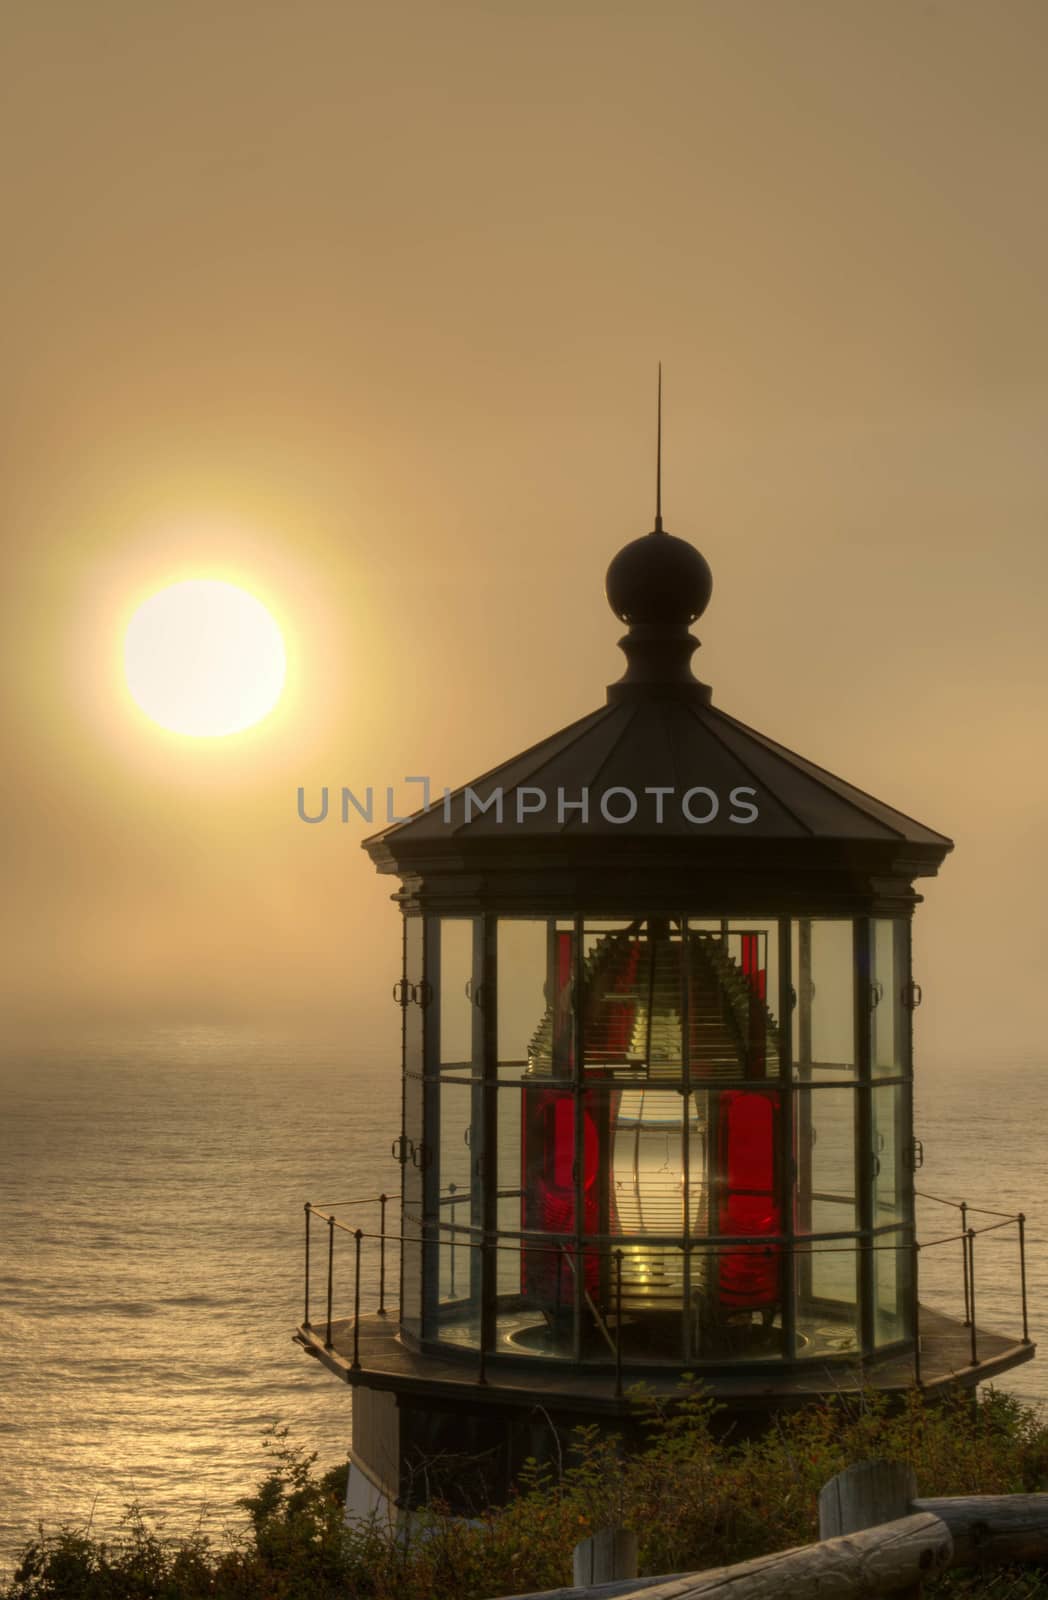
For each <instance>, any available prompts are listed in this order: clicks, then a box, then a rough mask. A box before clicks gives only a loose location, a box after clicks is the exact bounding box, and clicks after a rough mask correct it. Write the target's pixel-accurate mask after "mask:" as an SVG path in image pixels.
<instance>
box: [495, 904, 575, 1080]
mask: <svg viewBox="0 0 1048 1600" xmlns="http://www.w3.org/2000/svg"><path fill="white" fill-rule="evenodd" d="M504 927H505V928H506V929H507V930H511V929H513V928H514V924H512V923H510V922H500V924H499V950H500V956H499V962H500V967H499V970H500V973H501V971H502V963H503V955H502V951H503V950H505V960H506V963H507V964H510V963H511V962H513V958H514V957H520V963H519V967H518V966H517V965H516V964H514V965H512V966H511V976H510V979H509V982H510V988H511V997H510V1001H509V1006H510V1010H509V1012H508V1016H509V1017H510V1019H511V1020H510V1021H508V1022H507V1023H506V1025H505V1032H503V1023H502V1018H501V1011H502V1004H503V1002H502V994H501V991H502V986H503V984H504V982H505V979H504V978H500V980H499V983H500V994H499V1011H500V1019H499V1041H500V1042H499V1059H500V1061H501V1060H503V1059H507V1058H508V1062H509V1063H512V1062H513V1061H515V1060H516V1059H517V1057H518V1056H520V1057H521V1058H522V1059H524V1060H525V1061H526V1065H525V1068H524V1076H525V1077H526V1078H527V1079H529V1080H531V1079H540V1080H541V1079H546V1080H550V1079H554V1078H571V1077H572V1075H573V1073H574V1070H575V1067H574V1063H575V1012H574V1009H573V995H574V982H575V932H574V928H575V924H574V922H572V921H567V920H565V919H561V920H559V921H554V920H553V919H550V920H549V921H548V922H543V923H542V924H536V923H534V922H530V923H529V922H525V923H518V924H516V927H517V928H520V927H526V928H528V929H530V930H532V931H530V932H529V933H527V934H523V933H518V932H515V931H507V934H506V943H505V945H503V933H502V930H503V928H504ZM536 927H541V928H542V930H543V933H542V956H541V966H540V954H539V950H538V949H537V946H538V944H539V936H538V934H537V933H536V932H535V931H534V930H535V929H536ZM529 1007H530V1009H529ZM503 1052H505V1055H504V1054H503ZM515 1075H516V1074H515V1072H514V1070H513V1068H512V1066H511V1065H508V1066H507V1070H506V1071H505V1072H503V1071H502V1070H501V1069H500V1072H499V1076H500V1078H503V1079H505V1078H512V1077H514V1076H515Z"/></svg>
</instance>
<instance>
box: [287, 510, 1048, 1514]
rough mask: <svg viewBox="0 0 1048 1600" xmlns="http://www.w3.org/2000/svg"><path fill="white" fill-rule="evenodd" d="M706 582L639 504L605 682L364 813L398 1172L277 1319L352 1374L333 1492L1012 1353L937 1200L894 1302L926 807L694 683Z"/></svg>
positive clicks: (409, 1484)
mask: <svg viewBox="0 0 1048 1600" xmlns="http://www.w3.org/2000/svg"><path fill="white" fill-rule="evenodd" d="M595 588H596V584H595ZM712 588H713V580H712V575H711V572H710V568H709V566H708V564H707V562H706V560H705V559H704V557H703V556H702V555H701V554H700V553H699V551H698V550H697V549H696V548H695V547H694V546H693V545H692V544H691V543H689V542H687V541H686V540H683V539H680V538H677V537H675V536H674V535H672V534H671V533H669V532H668V531H666V529H665V528H664V527H663V522H662V516H661V507H659V510H658V513H657V515H656V519H655V526H654V528H653V530H652V531H651V532H650V533H646V534H644V535H642V536H641V537H639V538H637V539H634V540H633V541H632V542H630V543H628V544H627V545H626V546H625V548H624V549H622V550H620V551H619V553H618V554H617V555H616V556H615V557H614V559H613V560H612V561H611V563H610V566H609V567H608V570H607V574H606V581H605V591H606V597H607V601H608V604H609V605H610V608H611V611H612V613H613V615H614V617H615V618H616V619H618V621H619V623H620V624H623V625H625V629H626V631H625V634H624V636H623V637H622V638H621V640H620V644H621V648H622V650H623V652H624V655H625V658H626V665H625V670H624V672H623V673H622V675H621V676H620V677H618V678H617V680H616V681H614V682H613V683H612V684H611V685H610V687H609V688H608V689H607V691H606V695H605V697H604V700H603V703H601V704H600V705H599V706H598V707H597V708H596V709H595V710H593V711H592V712H590V713H589V714H588V715H586V716H584V717H582V718H581V719H579V720H578V721H576V722H574V723H572V724H571V725H569V726H567V727H563V728H561V729H560V730H559V731H557V732H555V733H553V734H552V735H551V736H550V737H549V738H546V739H544V740H542V741H541V742H540V743H538V744H536V745H534V746H532V747H531V748H530V749H528V750H526V751H524V752H522V753H520V754H518V755H514V756H512V757H511V758H510V759H509V760H507V761H506V762H505V763H503V764H502V765H501V766H500V767H498V768H496V769H495V770H493V771H491V772H488V773H486V774H485V775H484V776H483V777H480V778H478V779H476V780H474V781H473V782H472V783H471V784H467V785H464V786H463V788H462V789H460V790H458V791H456V792H455V793H453V794H449V795H446V796H445V797H444V798H443V799H438V800H435V801H434V802H433V803H432V804H431V805H429V806H428V807H427V808H426V809H424V810H423V811H420V812H419V813H417V814H416V815H414V816H413V817H411V818H409V819H408V820H406V821H402V822H398V823H396V824H394V825H393V826H391V827H389V828H387V829H385V830H384V831H383V832H381V833H379V834H376V835H374V836H373V837H371V838H369V839H368V840H366V841H365V848H366V849H367V851H368V853H369V855H370V857H371V859H372V861H373V862H374V864H375V866H376V868H377V869H378V871H380V872H382V873H385V874H388V875H389V876H390V877H391V879H392V880H394V882H395V883H396V884H397V885H398V887H397V889H396V893H395V894H394V900H395V902H396V905H397V907H398V911H399V915H400V916H401V919H402V927H403V963H402V969H401V972H400V974H399V977H398V978H397V981H396V983H395V986H394V998H395V1000H396V1003H397V1004H398V1006H399V1007H400V1011H401V1019H402V1046H403V1051H402V1091H403V1092H402V1119H401V1125H400V1127H399V1129H395V1130H392V1133H393V1134H395V1143H394V1150H395V1154H396V1156H397V1159H398V1161H399V1164H400V1170H401V1174H402V1181H401V1187H400V1193H399V1195H397V1196H396V1197H393V1196H383V1197H381V1202H380V1207H379V1209H376V1208H372V1209H371V1210H365V1211H362V1212H360V1213H358V1214H357V1215H355V1216H353V1217H345V1218H344V1217H341V1216H335V1215H334V1214H326V1213H321V1212H318V1211H316V1210H315V1209H313V1208H311V1207H307V1212H306V1247H307V1304H306V1311H305V1317H304V1321H303V1326H302V1327H301V1328H300V1330H299V1333H298V1335H297V1337H298V1339H299V1340H300V1342H301V1343H302V1344H303V1345H304V1346H305V1348H306V1349H307V1350H308V1351H309V1352H310V1353H311V1354H312V1355H314V1356H315V1357H316V1358H317V1359H318V1360H320V1361H322V1362H323V1363H324V1364H325V1365H326V1366H327V1367H328V1368H329V1369H330V1370H331V1371H332V1372H333V1373H334V1374H336V1375H337V1376H338V1377H339V1378H340V1379H341V1380H343V1381H344V1382H346V1383H348V1384H349V1385H351V1386H352V1390H353V1444H352V1452H351V1462H352V1467H351V1477H350V1495H349V1506H350V1509H351V1511H353V1512H354V1513H356V1514H360V1515H366V1514H368V1513H369V1512H370V1511H372V1510H374V1509H375V1508H381V1509H386V1510H389V1509H391V1508H398V1510H399V1511H410V1509H411V1508H412V1507H414V1506H417V1505H419V1504H422V1503H424V1502H425V1501H426V1500H427V1499H428V1498H432V1497H433V1496H435V1495H439V1496H440V1497H441V1498H442V1499H443V1500H446V1501H448V1502H450V1503H451V1504H452V1505H453V1506H454V1507H455V1508H456V1509H457V1510H460V1511H462V1512H463V1513H467V1514H468V1513H469V1512H470V1511H473V1510H476V1509H477V1508H478V1507H480V1506H482V1505H485V1504H489V1503H491V1502H497V1501H498V1500H499V1499H500V1498H502V1497H504V1496H505V1494H506V1493H507V1492H508V1489H509V1486H510V1485H511V1483H512V1482H513V1480H514V1478H515V1476H516V1474H517V1473H518V1472H519V1469H520V1467H521V1465H522V1463H523V1462H524V1461H525V1460H526V1459H527V1458H528V1457H532V1456H534V1457H537V1458H539V1459H542V1458H548V1457H550V1456H551V1455H553V1454H554V1453H555V1451H556V1450H557V1449H559V1448H561V1447H562V1445H563V1440H564V1438H565V1437H566V1436H567V1435H568V1434H569V1433H570V1430H571V1429H572V1428H573V1427H574V1426H576V1425H577V1424H578V1423H580V1422H591V1423H592V1422H596V1423H597V1424H599V1425H600V1426H601V1427H607V1428H608V1429H610V1430H613V1431H615V1432H617V1433H621V1434H624V1435H625V1436H626V1437H627V1438H628V1437H629V1434H630V1429H631V1426H632V1425H633V1419H634V1417H635V1414H636V1408H635V1404H634V1402H633V1400H632V1399H631V1393H630V1391H631V1386H632V1385H633V1384H634V1383H636V1382H638V1381H643V1383H644V1384H645V1385H646V1388H647V1390H648V1392H649V1393H655V1394H657V1395H660V1396H662V1397H664V1398H665V1399H666V1401H667V1403H672V1400H673V1397H674V1396H675V1395H678V1394H679V1393H680V1391H681V1383H682V1379H683V1377H684V1375H685V1374H692V1375H694V1377H695V1378H697V1379H699V1380H700V1381H701V1383H702V1384H703V1386H704V1387H705V1389H706V1390H707V1391H708V1392H709V1393H710V1394H711V1395H712V1396H713V1397H714V1398H715V1399H717V1400H718V1401H719V1402H720V1404H721V1405H722V1406H723V1407H724V1414H725V1415H726V1416H728V1417H735V1418H738V1419H742V1420H744V1421H745V1422H746V1423H747V1424H750V1425H759V1423H760V1421H761V1419H766V1418H767V1417H768V1416H769V1415H771V1414H772V1413H773V1412H774V1411H775V1410H776V1408H778V1407H780V1406H787V1405H797V1404H803V1403H805V1402H807V1401H810V1400H812V1399H815V1398H818V1397H820V1396H824V1395H827V1394H839V1393H841V1392H845V1393H847V1392H849V1391H856V1390H858V1389H859V1388H860V1387H862V1386H864V1385H865V1386H871V1385H872V1386H874V1387H877V1388H880V1389H883V1390H885V1391H888V1392H891V1393H899V1392H901V1391H903V1390H905V1389H906V1388H908V1387H909V1386H910V1385H912V1384H914V1383H918V1384H920V1385H921V1386H922V1387H924V1388H926V1389H929V1390H932V1391H935V1392H943V1391H945V1390H948V1389H950V1388H953V1387H957V1386H964V1387H968V1388H972V1387H974V1385H975V1384H977V1383H978V1382H980V1381H983V1380H984V1379H986V1378H987V1377H990V1376H993V1375H995V1374H997V1373H1000V1372H1002V1371H1004V1370H1006V1369H1007V1368H1009V1367H1011V1366H1014V1365H1016V1364H1017V1363H1019V1362H1021V1361H1025V1360H1028V1359H1029V1358H1030V1357H1031V1356H1032V1354H1033V1345H1032V1343H1031V1342H1030V1340H1029V1338H1028V1334H1027V1330H1026V1327H1025V1319H1024V1325H1023V1329H1022V1334H1021V1335H1019V1334H1018V1333H1016V1334H1014V1335H1009V1334H1004V1333H996V1332H991V1331H988V1330H987V1329H986V1328H984V1327H981V1326H977V1325H976V1320H975V1316H974V1283H975V1279H974V1271H975V1265H974V1250H973V1248H970V1241H968V1239H967V1233H966V1230H965V1229H964V1228H962V1229H961V1231H960V1232H959V1233H958V1235H957V1237H958V1238H959V1239H960V1241H961V1242H960V1244H959V1245H957V1246H956V1248H955V1257H956V1263H957V1272H958V1278H959V1279H960V1276H961V1272H962V1263H963V1279H964V1282H963V1286H962V1287H963V1299H962V1298H960V1290H959V1303H958V1307H957V1315H955V1316H949V1315H946V1314H944V1313H942V1312H940V1311H933V1310H930V1309H928V1308H926V1307H922V1306H921V1305H920V1303H919V1270H920V1249H921V1241H920V1240H919V1239H918V1237H917V1233H916V1226H915V1172H916V1170H917V1168H918V1166H919V1164H920V1159H921V1150H920V1146H919V1144H918V1142H917V1141H916V1140H915V1138H914V1126H913V1027H912V1023H913V1012H914V1009H915V1008H916V1006H917V1005H918V1004H919V1003H920V999H921V991H920V988H919V985H918V984H917V982H916V981H915V978H914V974H913V970H912V925H913V916H914V911H915V908H916V906H917V905H918V904H919V902H920V898H921V897H920V895H919V894H918V893H917V891H916V889H915V884H916V882H917V881H918V880H920V879H921V878H925V877H929V876H932V875H934V874H935V873H936V872H937V871H938V869H939V867H940V865H941V864H942V862H943V861H944V859H945V857H946V855H947V854H948V852H949V851H950V850H951V848H952V845H951V841H950V840H949V839H948V838H947V837H945V836H944V835H943V834H941V833H939V832H937V831H936V830H935V829H933V828H931V827H928V826H926V825H924V824H923V823H921V822H917V821H915V820H914V819H913V818H911V817H909V816H906V815H903V814H902V813H901V812H900V811H898V810H896V809H894V808H893V807H892V806H890V805H888V804H886V803H885V802H883V801H881V800H878V799H874V798H873V796H871V795H870V794H868V793H866V792H864V791H862V790H860V789H858V788H855V787H854V786H853V785H851V784H850V783H848V782H846V781H844V780H843V779H841V778H839V777H836V776H834V775H833V774H832V773H830V772H827V771H826V770H824V769H823V768H821V767H819V766H817V765H816V764H814V763H813V762H811V761H809V760H807V759H805V758H804V757H803V756H801V755H798V754H796V753H795V752H794V751H792V750H789V749H787V748H785V747H784V746H783V745H782V744H780V743H778V742H777V741H776V740H775V739H774V738H772V737H770V736H769V735H767V734H765V733H762V732H758V731H756V730H755V729H753V728H751V727H748V726H746V725H745V724H743V723H742V722H740V721H739V720H738V719H737V718H735V717H733V716H732V715H731V714H730V713H729V711H727V710H726V709H722V707H721V704H720V688H719V686H718V687H717V692H716V694H714V692H713V691H712V690H711V688H710V687H709V686H708V685H707V684H705V683H703V682H702V681H700V679H699V678H698V677H697V676H696V675H695V673H694V671H693V665H692V658H693V655H694V652H695V650H696V648H697V643H698V641H697V639H696V637H695V635H694V633H693V631H692V630H693V628H694V625H695V624H696V623H697V622H698V620H699V619H700V617H702V616H703V614H704V613H705V612H706V610H707V606H708V604H709V602H710V599H711V595H712ZM962 1220H963V1221H964V1222H965V1223H967V1220H968V1219H967V1218H963V1219H962ZM1014 1220H1015V1221H1016V1223H1017V1226H1018V1234H1019V1245H1020V1251H1021V1247H1022V1222H1021V1219H1014ZM311 1239H312V1241H313V1243H312V1250H313V1256H312V1262H313V1266H312V1271H313V1281H314V1284H315V1283H316V1280H317V1278H318V1275H320V1276H322V1275H323V1271H324V1262H325V1259H326V1264H327V1306H326V1317H325V1315H324V1308H323V1306H322V1304H321V1303H320V1302H319V1301H318V1297H317V1294H316V1289H315V1288H314V1299H313V1301H312V1302H310V1300H309V1292H310V1291H309V1272H310V1267H309V1261H310V1256H309V1250H310V1240H311ZM336 1245H337V1251H338V1261H339V1263H340V1264H339V1266H338V1269H337V1272H338V1285H339V1294H340V1296H341V1304H340V1305H339V1306H338V1307H336V1310H335V1312H333V1310H332V1281H333V1273H334V1271H335V1268H334V1267H333V1263H334V1261H335V1259H336ZM970 1257H971V1259H970ZM970 1273H971V1274H973V1276H972V1277H971V1281H970V1282H969V1274H970ZM350 1286H351V1287H350ZM350 1294H351V1295H352V1300H351V1301H349V1295H350ZM336 1298H338V1297H337V1296H336ZM347 1302H348V1303H347Z"/></svg>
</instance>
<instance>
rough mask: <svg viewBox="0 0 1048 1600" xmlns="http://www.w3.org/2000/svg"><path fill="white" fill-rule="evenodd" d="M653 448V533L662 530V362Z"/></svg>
mask: <svg viewBox="0 0 1048 1600" xmlns="http://www.w3.org/2000/svg"><path fill="white" fill-rule="evenodd" d="M656 441H657V442H656V446H655V527H654V528H653V530H652V531H653V532H654V533H661V532H662V531H663V530H662V362H661V361H660V362H659V404H658V432H657V435H656Z"/></svg>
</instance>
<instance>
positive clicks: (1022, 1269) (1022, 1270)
mask: <svg viewBox="0 0 1048 1600" xmlns="http://www.w3.org/2000/svg"><path fill="white" fill-rule="evenodd" d="M1015 1220H1016V1222H1017V1223H1018V1224H1019V1287H1020V1290H1021V1292H1022V1299H1023V1344H1029V1342H1030V1322H1029V1317H1028V1315H1027V1307H1026V1218H1025V1217H1024V1216H1023V1213H1022V1212H1021V1211H1020V1212H1019V1215H1018V1216H1017V1217H1016V1219H1015Z"/></svg>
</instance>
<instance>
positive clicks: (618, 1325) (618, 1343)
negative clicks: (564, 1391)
mask: <svg viewBox="0 0 1048 1600" xmlns="http://www.w3.org/2000/svg"><path fill="white" fill-rule="evenodd" d="M615 1398H616V1400H621V1399H622V1251H621V1250H616V1252H615Z"/></svg>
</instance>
